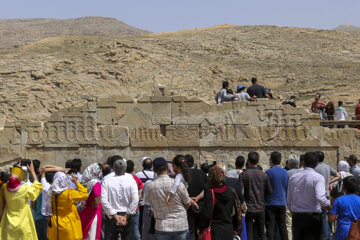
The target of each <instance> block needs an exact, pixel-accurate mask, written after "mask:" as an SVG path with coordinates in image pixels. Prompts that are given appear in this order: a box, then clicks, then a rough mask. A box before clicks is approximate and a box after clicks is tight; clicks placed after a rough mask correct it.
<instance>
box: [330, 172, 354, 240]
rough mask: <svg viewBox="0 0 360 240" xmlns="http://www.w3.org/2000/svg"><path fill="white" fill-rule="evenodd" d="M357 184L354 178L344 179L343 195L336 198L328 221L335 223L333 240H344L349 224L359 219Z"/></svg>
mask: <svg viewBox="0 0 360 240" xmlns="http://www.w3.org/2000/svg"><path fill="white" fill-rule="evenodd" d="M358 184H359V183H358V181H357V180H356V178H355V177H352V176H350V177H346V178H344V185H343V188H344V192H345V195H344V196H341V197H339V198H337V199H336V200H335V202H334V204H333V206H332V209H331V210H330V215H329V221H330V222H335V221H337V224H336V226H337V227H336V232H335V240H346V239H347V236H348V234H349V230H350V226H351V223H352V222H354V221H356V220H358V219H359V217H360V197H359V196H357V189H358Z"/></svg>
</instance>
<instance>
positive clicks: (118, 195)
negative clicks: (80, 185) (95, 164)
mask: <svg viewBox="0 0 360 240" xmlns="http://www.w3.org/2000/svg"><path fill="white" fill-rule="evenodd" d="M113 169H114V173H115V175H114V176H113V177H111V178H107V179H105V180H104V182H103V183H102V186H101V202H102V204H103V209H104V211H105V213H106V216H105V220H104V221H105V239H106V240H117V239H118V237H119V235H121V239H123V240H127V239H129V240H130V239H131V240H132V239H134V236H133V232H132V231H131V228H130V226H129V224H128V223H129V222H131V218H132V216H133V215H135V214H136V208H137V206H138V204H139V192H138V187H137V184H136V182H135V180H134V178H133V177H132V176H131V175H130V174H127V173H125V171H126V162H125V160H120V159H119V160H116V161H115V163H114V165H113Z"/></svg>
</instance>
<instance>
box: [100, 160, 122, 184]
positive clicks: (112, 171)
mask: <svg viewBox="0 0 360 240" xmlns="http://www.w3.org/2000/svg"><path fill="white" fill-rule="evenodd" d="M117 160H123V157H122V156H120V155H114V156H111V157H108V159H107V160H106V163H107V164H109V166H110V168H111V173H109V174H108V175H106V176H105V177H104V180H105V179H108V178H111V177H113V176H115V172H114V163H115V162H116V161H117Z"/></svg>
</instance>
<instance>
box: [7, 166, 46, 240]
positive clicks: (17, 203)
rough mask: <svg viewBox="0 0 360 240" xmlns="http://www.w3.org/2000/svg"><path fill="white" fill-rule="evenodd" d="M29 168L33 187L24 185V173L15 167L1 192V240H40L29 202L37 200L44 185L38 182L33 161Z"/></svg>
mask: <svg viewBox="0 0 360 240" xmlns="http://www.w3.org/2000/svg"><path fill="white" fill-rule="evenodd" d="M27 168H28V170H29V172H30V174H31V177H32V178H33V179H34V183H33V184H32V185H31V186H30V185H27V184H23V183H22V182H23V180H24V171H23V170H22V168H21V167H18V166H15V167H13V168H12V169H11V171H10V178H9V182H8V183H5V184H4V185H3V186H2V188H1V190H0V216H1V223H0V239H4V240H5V239H19V240H20V239H27V240H37V239H38V238H37V235H36V229H35V224H34V219H33V216H32V214H31V210H30V205H29V202H28V200H31V201H35V200H36V198H37V197H38V196H39V195H40V193H41V191H42V185H41V183H40V182H38V179H37V176H36V173H35V170H34V165H33V162H32V161H31V163H30V166H27Z"/></svg>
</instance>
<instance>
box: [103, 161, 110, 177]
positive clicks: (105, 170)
mask: <svg viewBox="0 0 360 240" xmlns="http://www.w3.org/2000/svg"><path fill="white" fill-rule="evenodd" d="M101 169H102V174H103V178H105V176H107V175H109V174H110V173H111V167H110V165H109V164H108V163H103V165H102V166H101Z"/></svg>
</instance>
